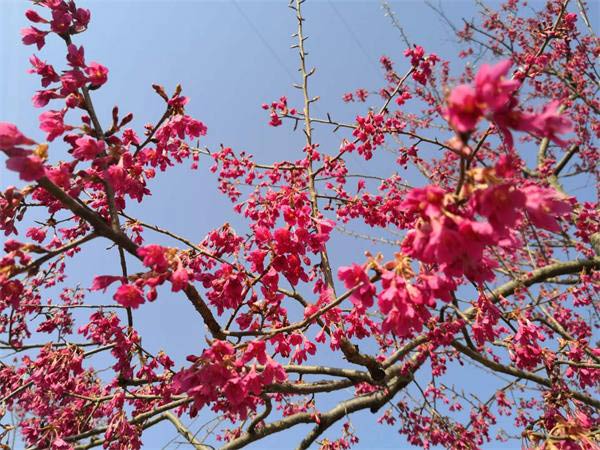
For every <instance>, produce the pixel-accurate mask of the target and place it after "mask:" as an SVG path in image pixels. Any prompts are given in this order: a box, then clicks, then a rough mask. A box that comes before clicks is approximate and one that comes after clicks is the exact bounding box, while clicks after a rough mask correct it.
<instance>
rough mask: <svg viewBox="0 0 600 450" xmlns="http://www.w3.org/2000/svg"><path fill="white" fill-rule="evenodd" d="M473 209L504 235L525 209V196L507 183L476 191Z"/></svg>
mask: <svg viewBox="0 0 600 450" xmlns="http://www.w3.org/2000/svg"><path fill="white" fill-rule="evenodd" d="M473 200H474V203H475V209H476V210H477V212H478V213H479V214H481V215H482V216H485V217H487V219H488V220H489V222H490V224H491V225H492V226H493V227H494V229H495V230H496V231H499V232H501V233H504V231H505V230H506V229H507V228H513V227H514V226H515V224H516V223H517V221H518V220H519V219H520V217H521V212H522V210H523V208H524V207H525V200H526V197H525V194H524V193H523V192H522V191H521V190H520V189H518V188H517V187H515V186H513V185H512V184H509V183H503V184H499V185H494V186H490V187H488V188H487V189H482V190H478V191H477V192H476V193H475V195H474V197H473Z"/></svg>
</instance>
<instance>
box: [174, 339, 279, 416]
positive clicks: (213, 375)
mask: <svg viewBox="0 0 600 450" xmlns="http://www.w3.org/2000/svg"><path fill="white" fill-rule="evenodd" d="M188 360H189V361H191V362H192V363H193V365H192V366H191V367H190V368H188V369H185V370H182V371H180V372H178V373H177V375H175V377H174V379H173V384H174V388H175V391H176V392H185V393H187V394H188V395H189V396H190V397H192V398H193V399H194V401H193V403H192V406H191V412H190V415H191V416H192V417H193V416H195V415H196V414H197V413H198V411H200V410H201V409H202V408H203V407H204V406H205V405H208V404H210V405H211V409H212V410H213V411H222V412H224V413H226V415H227V416H228V417H230V418H231V419H232V420H235V419H238V418H240V419H242V420H243V419H245V418H246V417H248V414H249V413H250V412H251V411H254V410H256V408H257V406H258V405H259V404H260V403H261V402H262V400H261V398H260V394H261V392H262V390H263V388H264V386H266V385H268V384H271V383H274V382H282V381H284V380H285V379H286V378H287V377H286V375H285V372H284V371H283V369H282V367H281V366H280V365H279V364H277V363H276V362H275V361H274V360H273V359H271V358H270V357H269V356H268V355H267V353H266V346H265V342H264V341H253V342H250V343H249V344H248V345H247V346H246V348H245V350H244V351H243V352H242V354H241V355H237V352H236V350H235V349H234V347H233V346H232V345H231V344H229V343H227V342H222V341H216V342H214V343H213V344H212V345H211V346H210V348H208V349H206V350H205V351H204V352H203V353H202V355H201V356H199V357H196V356H190V357H188ZM250 361H255V363H254V364H253V365H252V366H251V367H250V368H248V367H247V366H246V364H247V363H248V362H250ZM257 363H258V364H260V367H258V366H257Z"/></svg>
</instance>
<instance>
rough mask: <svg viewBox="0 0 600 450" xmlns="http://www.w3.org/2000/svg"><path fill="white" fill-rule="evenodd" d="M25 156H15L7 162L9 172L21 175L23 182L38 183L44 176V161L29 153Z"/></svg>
mask: <svg viewBox="0 0 600 450" xmlns="http://www.w3.org/2000/svg"><path fill="white" fill-rule="evenodd" d="M28 153H29V154H26V155H23V156H13V157H10V158H8V159H7V160H6V167H7V168H8V170H12V171H14V172H18V173H19V178H21V180H23V181H36V180H39V179H40V178H42V177H43V176H44V173H45V171H44V160H43V159H42V158H40V157H39V156H37V155H35V154H33V153H30V152H28Z"/></svg>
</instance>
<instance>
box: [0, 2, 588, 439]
mask: <svg viewBox="0 0 600 450" xmlns="http://www.w3.org/2000/svg"><path fill="white" fill-rule="evenodd" d="M33 3H34V6H33V9H30V10H27V11H26V12H25V15H26V17H27V19H29V21H31V23H32V25H31V26H30V27H29V28H26V29H24V30H23V31H22V41H23V43H24V44H25V45H31V46H35V47H36V48H37V50H38V51H39V55H33V56H32V57H31V59H30V62H31V70H30V72H31V73H32V74H33V75H34V76H39V77H40V80H41V86H42V90H40V91H38V92H36V93H35V95H34V96H33V104H34V106H35V107H37V108H45V111H44V112H43V113H42V114H41V115H40V117H39V125H40V130H41V131H42V132H43V133H45V138H44V139H37V138H34V137H33V136H25V135H24V134H23V133H22V132H21V131H20V130H19V128H17V126H16V125H14V124H11V123H6V122H0V150H1V151H2V152H3V154H4V155H5V161H6V167H7V169H8V170H10V171H14V172H16V173H18V175H19V177H20V179H21V180H22V183H21V184H20V185H19V186H17V187H9V188H8V189H6V190H5V191H4V192H2V193H1V194H0V227H1V229H2V231H3V232H4V234H5V235H6V239H5V241H4V246H3V247H4V254H3V255H2V259H0V330H1V332H2V340H1V344H2V347H3V349H4V350H10V352H9V353H8V356H6V357H4V358H3V360H2V361H1V362H0V364H1V365H0V417H2V422H1V423H0V426H1V428H0V446H2V448H10V447H9V442H11V441H10V440H9V439H10V438H11V436H12V434H13V433H19V435H20V439H22V440H23V442H24V443H25V445H26V448H28V449H30V450H33V449H37V450H41V449H53V450H67V449H88V448H93V447H99V446H103V447H104V448H107V449H138V448H141V447H142V445H143V444H142V443H143V442H144V435H143V434H144V431H145V430H147V429H148V428H150V427H153V426H156V425H157V424H159V423H161V422H170V423H171V424H172V425H173V426H174V428H175V429H176V430H177V431H178V432H179V433H180V434H181V438H182V439H185V440H186V442H187V443H189V444H190V445H191V446H192V447H193V448H196V449H205V448H214V447H215V446H220V447H222V448H224V449H236V448H243V447H245V446H247V445H250V444H252V443H253V442H255V441H260V440H261V439H264V438H267V437H269V436H271V435H273V434H276V433H280V434H281V435H282V436H285V435H286V433H288V432H289V430H290V429H292V428H296V427H303V428H302V429H303V430H306V432H305V434H304V437H303V438H302V439H299V440H298V442H290V441H286V442H288V443H289V448H292V447H297V448H298V449H307V448H309V447H317V446H318V447H319V448H321V449H327V450H333V449H347V448H350V447H352V446H353V445H355V444H357V443H360V435H358V434H357V433H355V430H354V427H353V424H352V418H353V413H357V412H360V411H367V412H370V413H371V414H370V416H372V421H373V424H374V425H373V426H376V427H382V428H389V429H390V430H393V431H394V432H393V433H389V436H390V443H392V444H393V443H400V442H408V443H409V444H411V445H413V446H415V447H423V448H431V447H432V446H433V447H435V446H440V447H444V448H451V449H475V448H482V447H484V446H485V445H486V443H488V442H490V441H493V440H495V439H500V440H504V439H508V438H515V437H516V439H517V442H519V441H518V440H519V439H520V443H517V444H515V445H523V447H525V448H539V449H589V450H591V449H596V448H598V445H599V442H600V439H599V436H600V428H599V426H600V417H599V415H598V411H599V408H600V401H599V400H598V396H597V394H598V386H599V381H600V349H599V348H598V347H597V346H596V344H597V339H598V334H597V328H598V323H599V321H598V307H599V305H600V303H599V302H598V293H599V290H600V211H599V208H598V203H597V202H594V201H585V200H584V199H582V198H578V192H577V191H574V190H572V189H571V187H572V185H573V183H571V182H570V180H571V179H573V178H574V177H575V178H576V177H582V176H584V177H587V178H586V179H587V180H592V181H591V183H592V184H593V186H590V188H589V190H593V191H594V193H596V197H597V190H598V181H599V169H598V164H597V161H598V159H599V157H600V155H599V152H598V147H597V145H596V139H597V138H598V135H599V134H600V122H599V121H598V112H599V108H600V102H599V100H598V96H597V93H598V90H599V88H600V84H599V83H600V76H599V74H598V72H597V68H596V67H595V65H594V64H595V62H596V58H597V56H598V55H599V54H600V42H599V40H598V39H597V38H596V37H595V35H594V32H593V29H592V28H591V25H590V22H589V16H588V12H587V9H586V8H587V7H586V4H585V2H584V1H576V0H571V1H569V0H548V1H547V2H546V3H545V5H543V6H542V7H541V8H539V10H538V11H534V12H531V11H530V10H525V9H524V8H525V5H524V3H525V2H524V1H520V0H509V1H507V2H506V3H505V4H503V5H502V6H501V8H499V9H498V10H492V9H490V8H489V7H487V6H485V5H484V4H483V3H480V2H477V3H478V8H479V9H480V10H481V11H480V12H481V15H480V16H479V19H473V20H472V21H470V22H465V23H464V26H462V27H455V32H456V36H457V38H458V39H459V40H460V41H461V42H462V44H463V48H464V50H463V51H462V52H461V54H460V55H459V56H460V58H462V59H463V60H464V61H465V64H464V65H463V67H461V68H457V67H453V70H452V71H451V70H450V69H451V67H450V66H451V65H450V63H449V62H448V61H446V60H444V59H443V56H442V55H436V54H433V53H430V52H428V51H427V50H425V49H424V48H422V47H421V46H419V45H415V44H414V43H412V42H409V41H408V38H406V36H405V37H404V39H405V44H406V47H407V48H406V51H405V53H404V54H405V56H406V60H403V61H392V60H391V59H389V58H387V57H385V56H383V57H382V58H381V66H382V77H381V86H380V88H379V90H378V91H375V92H372V91H370V90H367V89H366V88H363V87H357V89H356V91H355V92H351V93H347V94H345V95H344V96H343V99H340V101H342V100H343V101H346V102H355V103H356V111H357V112H356V114H357V115H356V120H355V121H353V122H352V123H343V122H340V121H337V120H336V119H335V118H334V117H331V115H326V116H324V117H318V116H316V115H315V114H314V111H313V110H314V108H313V106H314V103H315V102H316V101H317V100H318V97H317V96H316V95H315V93H313V92H312V91H311V88H310V87H311V86H310V80H311V77H312V76H313V75H314V73H315V71H314V69H313V68H312V64H317V63H318V61H309V59H308V56H307V44H308V43H307V42H306V34H305V29H304V21H305V17H304V16H303V10H302V6H303V0H292V2H291V3H290V8H291V12H292V13H293V14H294V15H295V17H296V19H297V21H296V23H297V29H296V30H295V34H294V38H295V43H294V48H295V49H296V51H297V54H298V62H299V79H298V84H297V86H295V87H297V88H298V89H299V91H300V92H301V93H302V99H303V100H302V101H301V102H300V103H299V104H297V105H292V104H289V103H288V100H287V98H286V97H281V98H280V99H278V100H275V101H273V102H272V103H270V104H265V105H263V108H264V110H265V111H266V114H268V117H265V121H268V122H269V124H270V125H271V126H273V127H278V126H289V127H290V132H294V131H296V132H300V133H303V136H304V144H303V146H302V148H295V149H292V148H290V149H289V156H290V157H289V159H285V160H279V161H275V162H264V161H256V160H255V159H254V158H253V157H252V155H250V154H247V153H244V152H241V151H238V150H236V149H232V148H230V147H226V146H223V147H221V148H216V149H215V148H207V147H205V146H203V136H205V135H206V133H207V126H205V124H204V123H203V122H201V121H199V120H197V119H195V118H192V117H190V116H189V115H187V114H186V110H185V107H186V104H187V103H188V98H186V97H184V96H183V95H182V88H181V87H179V86H178V87H177V88H176V89H175V90H174V92H167V91H166V90H165V88H163V87H162V86H159V85H154V86H153V89H154V91H155V92H156V95H157V100H158V101H162V102H164V114H163V116H162V117H160V118H157V120H156V122H155V123H154V124H151V125H148V126H144V125H140V124H136V122H135V121H134V117H133V115H132V114H124V115H123V114H122V113H121V111H120V110H119V108H118V107H116V106H115V108H114V110H113V114H112V118H111V121H109V122H106V123H105V122H102V121H101V120H100V118H99V117H98V115H97V114H96V112H95V109H94V101H93V97H96V96H100V95H102V89H101V88H102V87H103V85H105V84H106V83H107V81H108V80H109V70H108V69H107V68H106V67H105V66H103V65H102V64H100V63H97V62H93V61H92V58H93V55H88V54H87V53H86V52H85V51H84V48H83V47H82V46H80V45H79V44H78V42H77V41H78V35H79V34H80V33H83V32H85V31H86V30H87V29H88V26H89V23H90V18H91V14H90V11H89V10H87V9H85V8H82V7H80V6H78V5H76V4H75V2H74V1H73V0H36V1H34V2H33ZM385 6H386V8H387V10H388V15H389V16H390V18H391V20H392V22H393V26H397V27H398V28H399V29H400V31H402V29H401V26H400V23H399V22H398V20H397V17H395V16H394V15H393V11H392V10H391V9H390V7H389V6H388V5H385ZM525 11H527V12H525ZM438 12H440V13H442V12H441V11H439V10H438ZM92 32H93V31H90V33H92ZM49 39H53V40H58V41H63V42H64V49H65V55H66V61H64V62H63V61H52V62H47V61H44V60H43V56H42V53H40V52H42V51H43V49H44V45H45V42H46V40H49ZM453 74H455V75H453ZM366 102H369V103H373V104H377V105H378V106H376V107H371V108H369V107H367V106H366ZM48 105H51V106H48ZM409 105H410V108H408V106H409ZM47 106H48V108H50V107H51V108H52V109H48V108H47ZM409 111H412V112H409ZM414 111H418V113H415V112H414ZM209 125H210V124H209ZM317 126H318V127H320V128H321V129H322V130H328V131H330V132H333V133H336V136H338V137H339V148H336V149H331V148H321V147H320V146H319V142H317V140H316V139H315V136H314V134H313V130H314V128H315V127H317ZM292 130H294V131H292ZM223 139H224V140H225V141H226V139H227V137H226V136H224V137H223ZM59 140H63V141H64V142H65V143H66V145H67V147H68V148H69V149H70V150H69V151H68V153H67V152H65V153H64V154H57V153H53V152H54V147H55V145H53V143H56V142H57V141H59ZM39 141H46V142H42V143H40V142H39ZM534 149H537V150H534ZM385 151H391V152H394V154H395V155H396V164H395V166H394V167H389V173H386V174H382V175H381V177H367V176H361V175H360V174H357V173H355V172H354V171H353V169H352V167H353V164H352V161H357V160H358V161H369V160H374V159H376V158H378V157H379V156H380V153H382V152H385ZM536 151H537V153H536ZM186 162H189V163H191V169H190V170H198V171H206V170H208V169H210V171H212V172H214V173H215V174H216V176H217V177H218V189H219V191H220V192H221V193H222V194H223V198H224V201H227V202H231V205H232V207H233V209H234V210H235V212H236V213H238V214H239V215H240V216H241V217H243V218H244V220H245V223H247V224H248V225H247V229H243V230H242V229H238V230H235V229H234V228H233V227H232V226H230V225H228V224H224V225H223V226H222V227H219V228H217V229H214V230H207V231H208V233H206V234H205V236H204V237H196V238H192V237H184V236H179V235H177V234H175V233H173V232H172V231H170V230H168V229H165V228H162V227H161V226H158V225H154V224H151V223H147V222H145V221H144V218H143V217H133V216H132V215H131V214H130V210H131V208H130V207H129V208H128V206H129V205H130V204H131V203H132V202H139V203H143V202H144V201H145V200H146V199H147V197H148V195H150V193H151V191H150V189H149V184H148V182H149V180H151V179H152V178H154V177H155V175H156V173H157V172H166V171H168V170H169V169H170V168H171V167H173V166H175V165H179V164H185V163H186ZM408 170H411V171H415V172H417V173H419V174H420V175H419V177H420V178H419V179H420V180H421V181H420V182H419V183H417V184H415V183H413V184H410V183H408V182H407V180H406V176H405V174H406V173H407V171H408ZM40 216H41V217H43V220H42V221H40V220H36V221H34V219H33V218H32V217H35V218H39V217H40ZM352 223H355V224H356V223H357V224H363V225H367V226H369V227H371V230H372V233H371V235H370V236H371V237H372V239H382V240H383V238H381V237H378V236H381V234H378V233H382V232H384V233H392V234H393V235H394V236H396V238H395V239H393V240H388V241H387V242H388V243H389V244H390V246H391V247H390V248H391V250H392V252H390V253H389V254H383V253H377V254H373V253H372V252H369V251H368V250H369V248H368V246H365V247H364V248H363V251H364V250H367V251H366V252H365V253H361V252H358V253H357V254H356V255H355V257H354V258H353V259H351V260H348V261H345V263H344V264H342V265H341V266H339V267H336V266H334V265H333V264H332V262H331V259H330V257H329V246H330V245H331V242H332V240H333V239H334V235H335V233H336V232H344V230H345V229H346V228H345V226H346V225H347V224H352ZM159 235H161V237H162V238H168V239H169V240H170V241H169V242H171V245H169V246H165V245H162V244H160V245H159V244H158V243H156V242H157V236H159ZM96 240H99V241H103V242H105V243H106V244H108V245H110V246H111V249H110V250H109V251H111V252H113V253H114V256H115V261H117V262H118V263H117V264H116V265H115V271H114V272H113V273H95V269H94V267H93V266H92V265H90V267H89V271H90V273H91V274H93V276H94V278H93V283H91V285H89V286H77V285H73V283H71V281H70V278H69V270H70V264H71V262H72V258H73V257H74V256H75V255H76V254H79V253H85V252H86V246H88V245H89V243H90V242H91V241H96ZM161 242H162V241H161ZM95 291H97V292H95ZM169 291H171V292H172V293H173V295H177V296H180V297H181V298H183V299H186V301H188V302H189V303H191V305H193V308H194V310H195V311H196V313H197V319H198V323H200V324H202V326H203V327H204V329H205V332H206V340H205V342H195V341H193V342H187V343H186V344H187V345H189V348H188V349H187V350H188V353H190V355H191V356H189V357H188V360H187V362H186V363H183V364H181V363H177V364H176V363H175V362H174V361H173V359H172V358H171V357H170V356H169V355H168V354H166V353H165V352H157V353H152V352H151V351H149V350H147V349H146V348H144V346H143V336H142V335H141V334H140V333H139V332H138V331H137V330H136V321H135V317H136V311H139V310H140V309H142V308H151V307H152V306H153V305H152V304H151V303H153V302H157V303H158V302H161V300H162V299H161V293H163V292H169ZM50 292H51V293H52V294H51V295H50V294H49V293H50ZM98 294H100V296H99V295H98ZM49 295H50V299H48V296H49ZM90 296H93V297H92V299H90V298H89V297H90ZM97 298H104V301H103V302H101V303H98V302H97V301H96V300H95V299H97ZM595 339H596V340H595ZM99 358H103V359H102V360H99ZM107 360H109V361H110V363H109V364H108V366H109V368H108V371H107V370H101V369H105V367H103V366H102V364H104V363H103V362H106V361H107ZM101 361H103V362H101ZM461 370H477V371H478V374H479V375H478V376H479V377H480V379H481V383H478V386H472V385H469V383H464V384H462V385H461V384H460V383H457V379H458V380H460V378H456V377H454V378H453V377H452V376H451V375H452V374H453V373H457V372H460V371H461ZM206 411H211V413H212V414H213V415H214V417H215V418H218V420H219V422H218V424H219V428H218V430H216V431H215V433H217V434H216V437H215V438H214V439H212V438H211V439H212V440H211V439H209V440H206V441H204V440H201V439H200V438H199V437H198V436H197V435H196V434H195V433H193V432H192V431H191V430H190V429H189V428H188V427H187V426H186V425H185V424H186V421H187V420H188V418H189V417H194V416H196V415H197V414H199V413H203V412H206ZM11 415H12V416H13V417H15V418H16V422H15V423H16V426H13V425H11V424H12V422H11V420H10V417H11ZM500 416H507V417H510V421H511V422H512V423H513V427H514V430H517V431H515V433H514V434H516V436H509V435H507V434H505V433H498V432H497V429H496V428H497V427H496V424H497V422H498V421H499V420H500ZM361 417H366V416H361ZM361 420H362V419H361ZM397 433H399V435H402V436H403V437H400V436H399V435H398V434H397ZM146 444H147V442H146Z"/></svg>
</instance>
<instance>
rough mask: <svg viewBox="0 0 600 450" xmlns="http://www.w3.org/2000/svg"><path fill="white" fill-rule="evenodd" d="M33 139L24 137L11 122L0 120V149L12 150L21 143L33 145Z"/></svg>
mask: <svg viewBox="0 0 600 450" xmlns="http://www.w3.org/2000/svg"><path fill="white" fill-rule="evenodd" d="M34 144H35V141H33V140H31V139H29V138H28V137H26V136H25V135H24V134H23V133H21V132H20V131H19V129H18V128H17V127H16V126H15V125H14V124H12V123H7V122H0V150H12V149H13V148H15V147H18V146H21V145H34Z"/></svg>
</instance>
